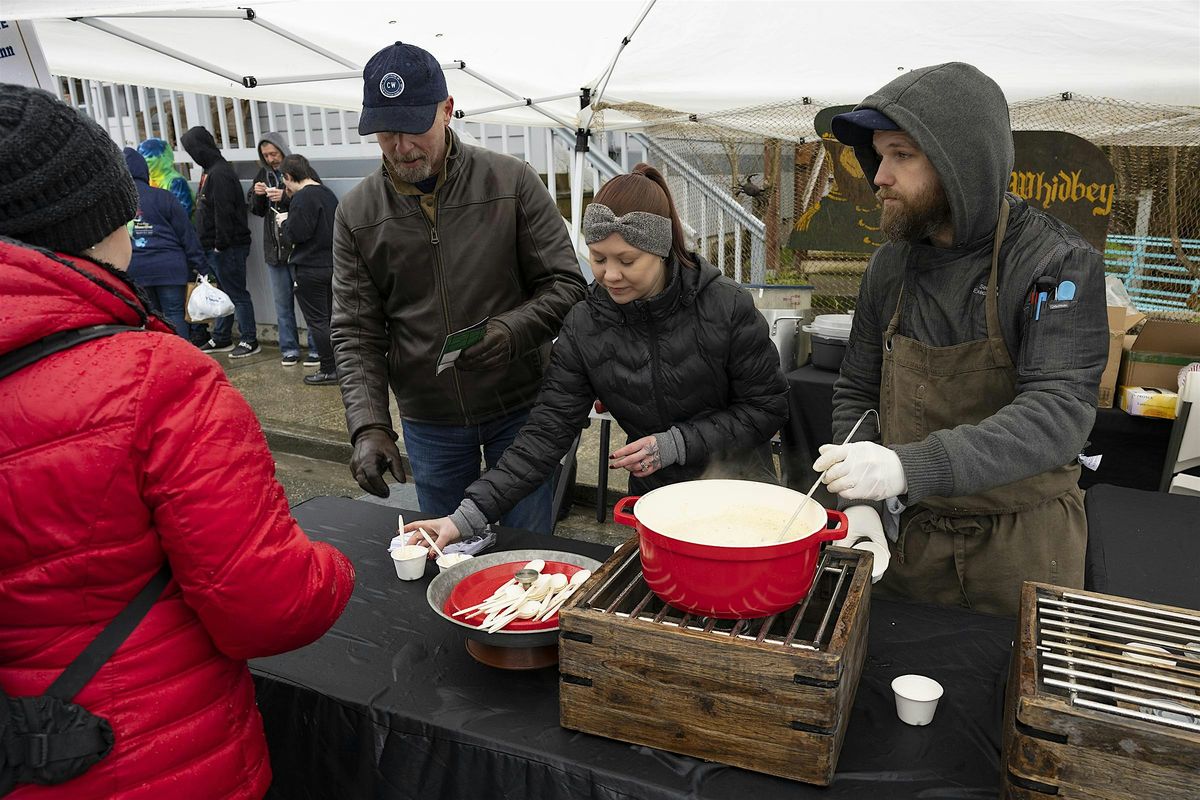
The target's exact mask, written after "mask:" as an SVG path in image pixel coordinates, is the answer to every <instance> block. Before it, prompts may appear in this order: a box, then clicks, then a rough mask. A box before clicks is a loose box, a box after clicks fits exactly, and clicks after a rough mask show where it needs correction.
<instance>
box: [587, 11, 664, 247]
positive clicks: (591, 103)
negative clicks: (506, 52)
mask: <svg viewBox="0 0 1200 800" xmlns="http://www.w3.org/2000/svg"><path fill="white" fill-rule="evenodd" d="M655 2H656V0H649V2H647V3H646V6H645V7H644V8H643V9H642V13H641V14H639V15H638V18H637V22H635V23H633V27H632V28H631V29H630V30H629V34H628V35H627V36H626V37H625V38H623V39H622V40H621V44H620V46H618V47H617V52H616V53H615V54H613V57H612V61H610V62H609V64H608V69H606V70H605V71H604V74H603V75H601V76H600V80H599V81H597V83H599V85H600V89H599V91H598V92H597V93H596V94H595V96H593V95H592V92H591V89H590V87H587V86H585V87H583V89H581V90H580V95H579V106H580V111H579V126H578V127H577V128H576V129H575V158H574V163H573V164H572V170H571V243H572V244H573V245H574V246H575V249H576V250H578V251H580V252H582V249H581V248H580V247H579V230H580V227H581V226H582V224H583V164H584V159H585V157H586V156H585V154H586V153H587V151H588V137H589V136H591V134H592V118H593V117H594V116H595V111H594V110H593V109H594V108H595V107H596V106H597V105H599V103H600V98H601V97H602V96H603V94H604V90H605V89H607V88H608V81H609V79H610V78H611V77H612V74H613V71H614V70H615V69H616V68H617V59H619V58H620V57H621V53H623V52H624V51H625V48H626V47H627V46H628V45H629V43H630V42H631V41H633V35H634V34H635V33H637V29H638V28H639V27H641V24H642V21H643V20H645V19H646V15H647V14H649V13H650V9H652V8H654V3H655Z"/></svg>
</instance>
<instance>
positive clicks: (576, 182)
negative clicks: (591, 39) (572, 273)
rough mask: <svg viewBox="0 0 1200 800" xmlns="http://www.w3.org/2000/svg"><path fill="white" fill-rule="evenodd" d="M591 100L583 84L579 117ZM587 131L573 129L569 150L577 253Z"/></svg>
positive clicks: (572, 224) (572, 213) (580, 93)
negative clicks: (572, 139)
mask: <svg viewBox="0 0 1200 800" xmlns="http://www.w3.org/2000/svg"><path fill="white" fill-rule="evenodd" d="M591 100H592V92H591V90H590V89H588V88H587V87H586V86H585V87H584V88H583V89H581V90H580V91H579V108H580V117H581V119H582V117H583V112H584V110H587V109H588V108H589V107H590V106H591ZM589 121H590V116H589ZM589 133H590V131H589V130H588V129H587V127H585V126H583V125H581V126H580V127H578V128H576V129H575V149H574V150H573V151H572V152H571V246H572V247H574V248H575V251H576V252H578V253H582V252H583V248H581V247H580V246H579V230H580V228H581V227H582V225H583V164H584V160H585V159H586V158H587V151H588V135H589Z"/></svg>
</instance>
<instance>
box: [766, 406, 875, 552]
mask: <svg viewBox="0 0 1200 800" xmlns="http://www.w3.org/2000/svg"><path fill="white" fill-rule="evenodd" d="M868 414H874V415H875V419H876V420H877V421H878V419H879V412H878V411H876V410H875V409H873V408H868V409H867V410H866V411H864V412H863V413H862V416H861V417H859V418H858V422H856V423H854V427H853V428H851V429H850V433H848V434H846V438H845V439H843V440H842V444H846V442H849V441H850V440H851V439H853V438H854V434H856V433H858V428H859V426H860V425H862V424H863V420H865V419H866V418H867V415H868ZM823 476H824V473H822V474H821V475H818V476H817V480H816V481H815V482H814V483H813V485H812V486H811V487H809V490H808V494H806V495H804V499H803V500H801V501H800V505H799V506H797V508H796V511H795V512H794V513H793V514H792V517H791V519H789V520H788V521H787V524H786V525H784V526H783V530H782V531H780V532H779V537H778V538H777V539H775V541H777V542H782V541H783V540H784V539H786V538H787V535H788V531H790V530H791V529H792V524H793V523H794V522H795V521H796V518H797V517H799V516H800V512H801V511H803V510H804V507H805V506H806V505H808V503H809V501H811V500H812V496H813V492H815V491H816V490H817V487H818V486H820V485H821V478H822V477H823Z"/></svg>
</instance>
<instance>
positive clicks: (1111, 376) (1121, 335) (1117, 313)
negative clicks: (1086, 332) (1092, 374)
mask: <svg viewBox="0 0 1200 800" xmlns="http://www.w3.org/2000/svg"><path fill="white" fill-rule="evenodd" d="M1145 318H1146V315H1145V314H1143V313H1141V312H1140V311H1132V310H1130V309H1128V308H1126V307H1125V306H1109V307H1108V363H1107V364H1106V365H1105V367H1104V374H1103V375H1101V376H1100V397H1099V403H1097V405H1099V406H1100V408H1112V407H1113V397H1114V396H1115V395H1116V392H1117V374H1118V373H1119V372H1120V369H1121V355H1122V353H1124V352H1125V351H1126V350H1128V349H1129V348H1130V347H1131V346H1132V345H1133V341H1134V338H1135V337H1133V336H1130V335H1128V334H1129V331H1131V330H1133V328H1134V327H1136V326H1137V324H1138V323H1139V322H1141V321H1142V320H1144V319H1145Z"/></svg>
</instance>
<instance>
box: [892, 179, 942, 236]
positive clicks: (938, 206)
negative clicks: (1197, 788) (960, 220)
mask: <svg viewBox="0 0 1200 800" xmlns="http://www.w3.org/2000/svg"><path fill="white" fill-rule="evenodd" d="M951 219H952V216H951V213H950V203H949V202H948V201H947V200H946V193H945V192H944V191H943V190H942V187H941V186H936V187H934V188H933V190H932V191H929V192H926V193H925V194H922V195H920V196H918V197H917V198H915V199H914V200H913V201H911V202H909V201H902V202H901V203H899V208H898V209H896V210H895V211H891V212H890V213H889V210H888V207H887V205H886V204H885V205H884V207H883V215H882V218H881V220H880V227H881V228H882V230H883V235H884V236H886V237H887V238H888V241H892V242H921V241H924V240H926V239H928V238H930V237H932V236H933V235H934V234H935V233H937V232H938V230H939V229H940V228H941V227H942V226H944V225H946V224H948V223H949V222H950V221H951Z"/></svg>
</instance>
